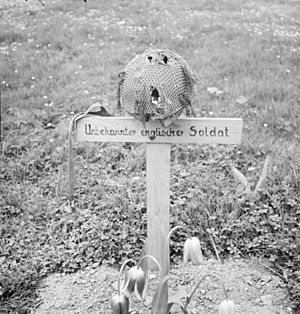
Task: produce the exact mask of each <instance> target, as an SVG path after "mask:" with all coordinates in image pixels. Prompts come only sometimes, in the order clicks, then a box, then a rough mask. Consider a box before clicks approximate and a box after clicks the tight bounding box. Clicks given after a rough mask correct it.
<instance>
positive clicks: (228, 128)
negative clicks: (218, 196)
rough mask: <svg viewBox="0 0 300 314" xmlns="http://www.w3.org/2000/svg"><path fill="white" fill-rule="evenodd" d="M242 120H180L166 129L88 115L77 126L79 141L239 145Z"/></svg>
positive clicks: (130, 120)
mask: <svg viewBox="0 0 300 314" xmlns="http://www.w3.org/2000/svg"><path fill="white" fill-rule="evenodd" d="M242 128H243V121H242V119H225V118H224V119H223V118H193V119H190V118H182V119H178V120H176V121H175V123H173V124H172V125H170V126H169V127H168V128H164V127H163V126H162V125H161V124H160V123H159V122H158V121H157V122H156V121H150V122H147V123H146V126H145V127H144V126H143V124H142V123H141V122H140V121H138V120H136V119H133V118H131V117H100V116H91V115H87V116H85V117H83V118H81V119H79V120H78V121H77V122H76V136H77V139H78V140H79V141H95V142H140V143H141V142H145V143H198V144H201V143H203V144H205V143H207V144H208V143H210V144H211V143H216V144H239V143H240V141H241V136H242Z"/></svg>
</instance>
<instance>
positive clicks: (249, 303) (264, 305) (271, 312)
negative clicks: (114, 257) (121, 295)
mask: <svg viewBox="0 0 300 314" xmlns="http://www.w3.org/2000/svg"><path fill="white" fill-rule="evenodd" d="M170 273H171V274H173V275H175V276H176V277H178V280H171V281H170V286H171V289H170V290H171V294H172V292H175V291H176V290H177V289H178V287H180V286H184V287H186V290H187V291H188V292H190V291H191V289H192V287H193V286H195V285H196V283H197V282H198V281H199V280H200V279H201V278H202V277H203V276H204V275H206V274H208V273H215V274H217V275H219V276H220V277H221V278H222V281H223V282H224V284H225V287H226V289H227V291H228V293H229V296H230V299H232V300H234V302H235V304H236V313H238V314H239V313H240V314H242V313H243V314H250V313H251V314H253V313H257V314H288V313H292V310H291V308H290V307H289V304H288V295H287V291H286V289H285V284H284V282H283V280H281V278H280V277H279V276H277V275H276V274H273V273H271V272H270V271H269V270H268V269H267V268H265V267H263V266H262V264H261V263H259V262H258V261H257V260H250V261H247V260H229V261H225V262H224V263H223V264H220V263H219V262H218V261H215V260H209V261H207V263H205V265H201V266H200V267H195V266H190V265H188V266H176V268H173V269H172V270H171V271H170ZM117 275H118V270H117V269H115V268H112V267H108V266H100V267H98V266H97V265H95V268H93V267H89V268H87V269H86V270H84V271H80V272H78V273H75V274H69V275H65V274H53V275H51V276H49V277H48V278H46V279H45V281H44V282H43V284H42V286H41V288H40V290H39V294H40V302H41V304H40V306H39V308H38V309H37V311H36V312H35V314H67V313H72V314H76V313H78V314H79V313H80V314H84V313H112V312H111V310H110V302H109V301H110V297H111V296H112V295H114V294H115V293H116V290H115V288H116V281H117ZM148 278H149V281H148V289H147V296H146V298H145V301H144V303H143V304H142V305H141V311H142V313H150V308H151V299H152V296H153V294H154V290H155V287H156V286H157V282H158V278H159V276H158V274H157V273H156V272H151V273H149V274H148ZM222 299H224V295H223V291H222V289H221V287H220V286H219V284H218V282H217V281H215V280H212V279H210V277H208V279H206V280H204V282H203V283H202V284H201V285H200V286H199V288H198V290H197V292H196V294H195V297H194V298H193V301H192V302H191V304H190V305H189V310H190V313H192V314H197V313H207V314H211V313H217V308H218V304H219V303H220V302H221V301H222ZM131 307H132V308H137V303H136V301H135V299H134V298H133V299H132V300H131ZM172 313H178V314H179V313H181V312H180V309H179V308H175V307H174V308H173V311H172Z"/></svg>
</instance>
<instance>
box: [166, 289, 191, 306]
mask: <svg viewBox="0 0 300 314" xmlns="http://www.w3.org/2000/svg"><path fill="white" fill-rule="evenodd" d="M187 297H188V293H187V292H186V291H185V289H183V287H180V288H179V289H178V290H177V291H176V292H175V293H173V294H172V295H170V297H169V304H171V303H172V304H179V305H180V306H182V307H183V306H184V305H183V303H182V300H181V299H183V298H187Z"/></svg>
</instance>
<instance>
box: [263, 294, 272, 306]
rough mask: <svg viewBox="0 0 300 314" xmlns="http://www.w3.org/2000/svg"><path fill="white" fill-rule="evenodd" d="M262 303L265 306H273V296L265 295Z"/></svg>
mask: <svg viewBox="0 0 300 314" xmlns="http://www.w3.org/2000/svg"><path fill="white" fill-rule="evenodd" d="M260 299H261V301H262V303H263V304H264V305H272V299H273V297H272V295H270V294H267V295H263V296H262V297H261V298H260Z"/></svg>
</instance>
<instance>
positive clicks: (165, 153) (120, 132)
mask: <svg viewBox="0 0 300 314" xmlns="http://www.w3.org/2000/svg"><path fill="white" fill-rule="evenodd" d="M71 126H72V128H73V130H74V132H75V137H76V139H77V140H78V141H94V142H129V143H130V142H138V143H146V162H147V181H146V182H147V246H146V254H150V255H153V256H154V257H155V258H156V259H157V260H158V261H159V263H160V264H161V266H162V269H163V272H164V274H167V273H168V270H169V260H166V258H165V249H166V248H165V245H166V237H167V235H168V232H169V216H170V213H169V212H170V210H169V206H170V155H171V144H190V143H195V144H239V143H240V142H241V137H242V129H243V120H242V119H238V118H228V119H227V118H180V119H178V120H176V121H175V122H174V123H173V124H172V125H170V126H169V127H167V128H164V127H162V125H161V124H160V123H159V122H158V121H149V122H147V123H146V125H145V127H144V125H143V124H142V122H140V121H138V120H136V119H134V118H131V117H101V116H96V115H89V114H88V112H86V113H84V114H80V115H77V116H76V117H74V118H73V119H72V122H71ZM70 143H71V141H70ZM70 148H72V144H70ZM70 166H71V163H70ZM72 176H73V174H72V171H70V195H71V194H73V192H72V190H73V183H72V182H73V177H72ZM151 268H153V265H152V266H151Z"/></svg>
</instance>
